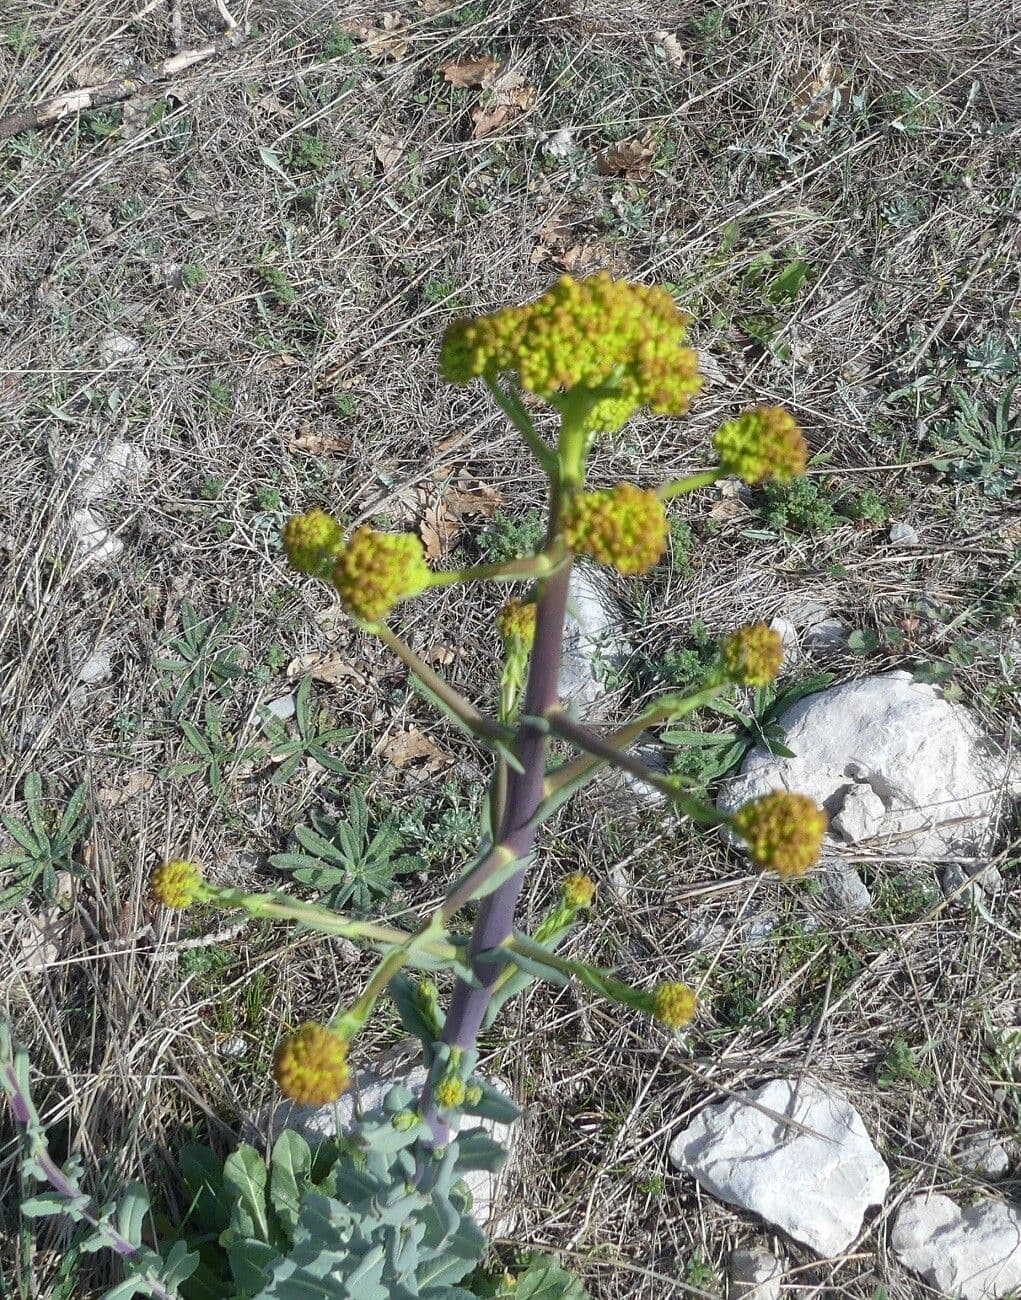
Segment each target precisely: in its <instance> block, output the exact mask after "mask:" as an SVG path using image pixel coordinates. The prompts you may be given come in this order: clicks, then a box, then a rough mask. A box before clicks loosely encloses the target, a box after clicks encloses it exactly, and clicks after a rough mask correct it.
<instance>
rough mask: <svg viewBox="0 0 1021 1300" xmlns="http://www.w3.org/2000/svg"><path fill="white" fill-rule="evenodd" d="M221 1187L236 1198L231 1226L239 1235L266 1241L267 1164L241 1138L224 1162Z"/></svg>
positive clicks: (267, 1239)
mask: <svg viewBox="0 0 1021 1300" xmlns="http://www.w3.org/2000/svg"><path fill="white" fill-rule="evenodd" d="M223 1186H224V1191H225V1192H227V1193H228V1194H233V1196H234V1198H235V1205H234V1211H233V1213H232V1215H231V1226H232V1228H233V1229H234V1231H235V1232H236V1233H237V1234H238V1235H239V1236H242V1237H255V1238H257V1239H258V1240H259V1241H269V1220H268V1218H267V1215H266V1165H265V1163H264V1161H263V1159H262V1157H261V1156H260V1155H259V1153H258V1152H257V1151H256V1150H255V1148H254V1147H250V1146H249V1145H248V1144H247V1143H245V1142H242V1144H241V1145H240V1146H239V1147H238V1149H237V1150H236V1151H234V1152H233V1153H232V1154H231V1155H229V1156H228V1157H227V1159H226V1160H225V1161H224V1162H223Z"/></svg>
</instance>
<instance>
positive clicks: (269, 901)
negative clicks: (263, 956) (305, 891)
mask: <svg viewBox="0 0 1021 1300" xmlns="http://www.w3.org/2000/svg"><path fill="white" fill-rule="evenodd" d="M197 901H199V902H209V903H215V904H216V905H217V906H218V907H226V908H230V907H237V908H240V909H241V910H242V911H244V912H247V913H248V915H249V916H261V917H266V918H267V919H269V920H273V921H295V922H296V923H297V924H299V925H307V926H308V927H309V928H310V929H313V930H319V931H321V932H322V933H324V934H339V935H343V937H344V938H345V939H356V940H361V941H362V942H363V943H371V944H373V945H374V946H375V947H377V948H408V946H409V945H411V944H413V943H414V944H415V946H417V947H420V948H421V950H422V951H423V952H426V953H428V954H429V956H430V957H437V958H439V959H440V960H448V961H449V960H454V959H456V958H457V957H458V955H459V953H458V950H457V948H456V947H455V946H454V945H453V944H452V943H448V942H446V941H445V940H440V939H430V940H428V942H422V943H416V941H417V940H418V939H419V938H424V932H423V934H422V935H412V934H409V933H408V932H407V930H400V929H398V928H397V927H396V926H389V925H381V924H379V923H378V922H376V921H352V920H350V919H349V918H348V917H346V916H341V915H340V914H339V913H337V912H334V911H333V910H332V909H331V908H329V907H322V906H320V905H319V904H318V903H303V902H300V901H299V900H298V899H294V898H288V897H287V895H286V894H247V893H245V892H244V891H243V890H240V889H220V888H218V887H217V886H216V885H209V884H203V886H202V890H201V893H200V894H199V896H198V899H197ZM430 924H432V923H431V922H430ZM425 928H426V929H427V928H428V926H427V927H425Z"/></svg>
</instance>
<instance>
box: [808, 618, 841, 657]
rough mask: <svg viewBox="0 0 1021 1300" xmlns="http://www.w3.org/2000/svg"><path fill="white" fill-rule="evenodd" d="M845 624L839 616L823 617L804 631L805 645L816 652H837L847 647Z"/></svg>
mask: <svg viewBox="0 0 1021 1300" xmlns="http://www.w3.org/2000/svg"><path fill="white" fill-rule="evenodd" d="M848 636H849V633H848V630H847V624H846V623H842V622H841V621H840V619H839V618H823V619H820V620H819V622H818V623H812V624H811V625H810V626H809V627H808V628H807V629H806V631H805V645H806V646H807V647H808V648H809V650H814V651H815V653H816V654H839V653H840V652H841V651H842V650H846V649H847V639H848Z"/></svg>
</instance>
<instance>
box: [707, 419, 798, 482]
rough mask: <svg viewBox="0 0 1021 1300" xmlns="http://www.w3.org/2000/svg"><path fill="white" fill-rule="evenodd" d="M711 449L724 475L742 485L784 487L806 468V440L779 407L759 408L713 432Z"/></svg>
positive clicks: (792, 420)
mask: <svg viewBox="0 0 1021 1300" xmlns="http://www.w3.org/2000/svg"><path fill="white" fill-rule="evenodd" d="M713 445H714V446H715V448H716V454H717V455H718V456H719V458H720V468H721V469H722V470H723V472H724V473H725V474H733V475H734V476H735V477H736V478H739V479H742V480H743V481H744V482H745V483H751V484H755V483H764V482H765V481H766V480H767V479H773V480H775V481H776V482H778V483H786V482H787V481H788V480H789V479H792V478H796V477H797V476H798V475H799V474H804V472H805V467H806V465H807V464H808V448H807V446H806V445H805V436H804V434H803V433H802V432H801V430H800V429H799V428H798V426H797V424H796V423H795V421H794V417H793V416H792V415H791V414H789V412H787V411H785V410H784V409H783V408H782V407H780V406H759V407H756V409H755V410H752V411H745V412H744V414H743V415H739V416H738V417H737V419H736V420H728V421H727V422H726V424H723V425H721V426H720V428H719V429H718V430H717V431H716V433H715V435H714V436H713Z"/></svg>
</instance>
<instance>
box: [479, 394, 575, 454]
mask: <svg viewBox="0 0 1021 1300" xmlns="http://www.w3.org/2000/svg"><path fill="white" fill-rule="evenodd" d="M483 379H484V380H485V381H486V385H487V387H488V388H489V391H490V392H491V393H492V394H493V397H494V398H495V400H496V404H497V406H499V408H500V410H501V411H503V413H504V415H506V416H507V418H508V419H509V420H510V422H511V424H513V425H514V427H515V429H517V431H518V433H520V434H521V436H522V438H524V440H525V442H526V443H527V444H528V446H529V448H530V449H531V451H532V454H533V455H534V456H535V458H536V460H537V461H538V462H539V464H540V465H541V466H542V468H543V469H544V470H545V471H546V473H547V474H548V475H550V476H551V477H552V476H553V475H554V474H555V473H556V472H557V457H556V453H555V452H554V450H553V448H552V447H550V446H549V444H548V443H546V442H544V441H543V439H542V438H541V437H540V436H539V434H538V433H537V432H536V429H535V425H534V424H533V423H532V420H531V417H530V416H529V414H528V411H527V410H526V409H525V405H524V403H523V402H522V401H521V398H520V397H518V395H517V393H515V392H514V391H513V390H511V391H507V390H506V389H503V388H501V387H500V385H499V384H498V383H497V382H496V376H495V375H483Z"/></svg>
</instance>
